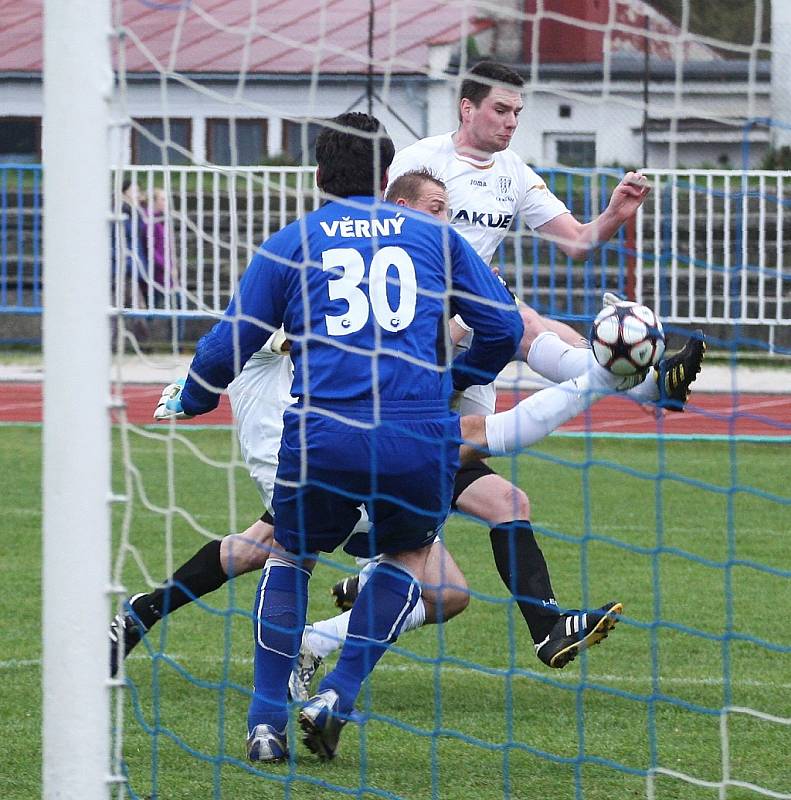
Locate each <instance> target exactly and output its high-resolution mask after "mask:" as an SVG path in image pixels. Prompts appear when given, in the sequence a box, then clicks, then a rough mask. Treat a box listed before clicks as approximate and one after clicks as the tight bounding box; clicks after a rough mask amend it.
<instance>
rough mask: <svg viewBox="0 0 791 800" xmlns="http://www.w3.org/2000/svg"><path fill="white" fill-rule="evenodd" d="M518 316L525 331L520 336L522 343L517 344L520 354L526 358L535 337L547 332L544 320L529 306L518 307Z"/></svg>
mask: <svg viewBox="0 0 791 800" xmlns="http://www.w3.org/2000/svg"><path fill="white" fill-rule="evenodd" d="M519 314H520V316H521V317H522V323H523V324H524V326H525V331H524V333H523V334H522V341H521V342H520V344H519V350H520V354H522V356H523V357H526V355H527V352H528V350H530V345H531V344H533V342H534V341H535V339H536V337H537V336H538V335H539V334H541V333H544V332H545V331H547V330H549V328H548V327H547V323H546V321H545V320H544V318H543V317H542V316H541V314H539V313H538V312H537V311H535V310H534V309H532V308H530V306H526V305H524V304H522V305H520V306H519Z"/></svg>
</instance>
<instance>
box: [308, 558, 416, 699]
mask: <svg viewBox="0 0 791 800" xmlns="http://www.w3.org/2000/svg"><path fill="white" fill-rule="evenodd" d="M419 599H420V584H419V583H418V582H417V581H416V580H415V579H414V578H413V577H412V575H410V574H409V573H408V572H406V571H405V570H403V569H400V568H399V567H396V566H395V565H393V564H392V563H387V562H383V563H380V564H379V565H378V566H377V567H376V569H375V570H374V571H373V572H372V573H371V577H370V578H369V579H368V582H367V583H366V584H365V586H364V587H363V590H362V591H361V592H360V594H359V596H358V597H357V600H356V601H355V603H354V606H353V607H352V613H351V616H350V617H349V632H348V634H347V636H346V641H345V643H344V645H343V649H342V650H341V654H340V657H339V658H338V663H337V665H336V666H335V669H334V670H332V672H330V673H329V674H328V675H327V676H326V677H325V678H324V680H323V681H322V682H321V685H320V689H319V690H320V691H324V690H325V689H334V690H335V691H336V692H337V693H338V697H339V710H340V712H341V713H343V714H348V713H350V712H351V710H352V709H353V708H354V702H355V700H356V699H357V695H358V694H359V693H360V687H361V686H362V683H363V681H364V680H365V679H366V678H367V677H368V675H370V673H371V670H373V668H374V667H375V666H376V662H377V661H379V659H380V658H381V657H382V655H384V652H385V650H387V648H388V646H389V645H390V644H392V643H393V642H394V641H395V640H396V639H397V638H398V634H399V633H400V632H401V628H402V627H403V625H404V621H405V620H406V618H407V616H408V615H409V613H410V612H411V611H412V609H413V608H414V607H415V605H416V603H417V601H418V600H419Z"/></svg>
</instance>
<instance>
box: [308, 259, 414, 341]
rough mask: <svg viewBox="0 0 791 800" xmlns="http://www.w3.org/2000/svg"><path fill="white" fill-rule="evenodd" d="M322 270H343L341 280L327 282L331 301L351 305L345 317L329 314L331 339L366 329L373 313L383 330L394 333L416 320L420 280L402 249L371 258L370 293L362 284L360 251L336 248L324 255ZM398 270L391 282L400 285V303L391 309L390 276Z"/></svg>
mask: <svg viewBox="0 0 791 800" xmlns="http://www.w3.org/2000/svg"><path fill="white" fill-rule="evenodd" d="M321 264H322V269H323V270H324V271H325V272H326V271H327V270H332V271H333V272H336V273H337V272H339V271H341V274H340V277H337V278H331V279H330V280H329V281H328V282H327V289H328V291H329V295H330V300H345V301H346V302H347V303H348V304H349V308H348V310H347V311H346V312H345V313H343V314H325V319H326V321H327V333H329V335H330V336H348V335H349V334H350V333H355V332H356V331H359V330H361V329H362V328H363V326H364V325H365V323H366V322H368V317H369V315H370V313H371V311H373V312H374V319H375V320H376V321H377V323H378V324H379V326H380V327H381V328H384V330H386V331H390V332H391V333H396V332H397V331H402V330H404V329H405V328H407V327H409V325H410V324H411V323H412V320H414V318H415V306H416V304H417V277H416V275H415V265H414V263H413V262H412V259H411V258H410V256H409V254H408V253H407V252H406V250H404V249H403V248H402V247H383V248H382V249H381V250H377V252H376V253H374V256H373V258H372V259H371V266H370V268H369V270H368V294H366V293H365V292H364V291H363V290H362V289H361V288H360V284H361V283H362V281H363V278H365V262H364V261H363V257H362V256H361V255H360V253H359V252H358V251H357V250H354V249H352V248H351V247H336V248H333V249H332V250H325V251H324V252H323V253H322V254H321ZM390 267H394V268H395V270H396V272H397V273H398V277H397V278H396V279H391V282H392V284H393V285H397V286H398V289H399V292H398V304H397V306H396V308H391V307H390V301H389V300H388V297H387V273H388V270H389V269H390Z"/></svg>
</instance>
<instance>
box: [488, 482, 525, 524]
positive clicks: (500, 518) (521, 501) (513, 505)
mask: <svg viewBox="0 0 791 800" xmlns="http://www.w3.org/2000/svg"><path fill="white" fill-rule="evenodd" d="M488 518H489V519H490V520H491V522H493V523H494V524H496V525H499V524H500V523H501V522H510V521H511V520H514V519H530V498H528V496H527V495H526V494H525V493H524V492H523V491H522V490H521V489H520V488H518V487H517V486H511V485H510V484H509V485H508V487H507V488H506V489H504V490H503V491H502V492H499V493H498V494H496V495H495V496H493V497H492V498H491V510H490V512H489V517H488Z"/></svg>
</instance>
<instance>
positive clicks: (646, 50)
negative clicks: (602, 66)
mask: <svg viewBox="0 0 791 800" xmlns="http://www.w3.org/2000/svg"><path fill="white" fill-rule="evenodd" d="M650 30H651V18H650V17H649V16H648V14H646V15H645V31H646V35H645V36H643V163H642V166H643V167H647V166H648V84H649V82H650V80H651V66H650V57H651V42H650V41H649V39H648V32H649V31H650Z"/></svg>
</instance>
